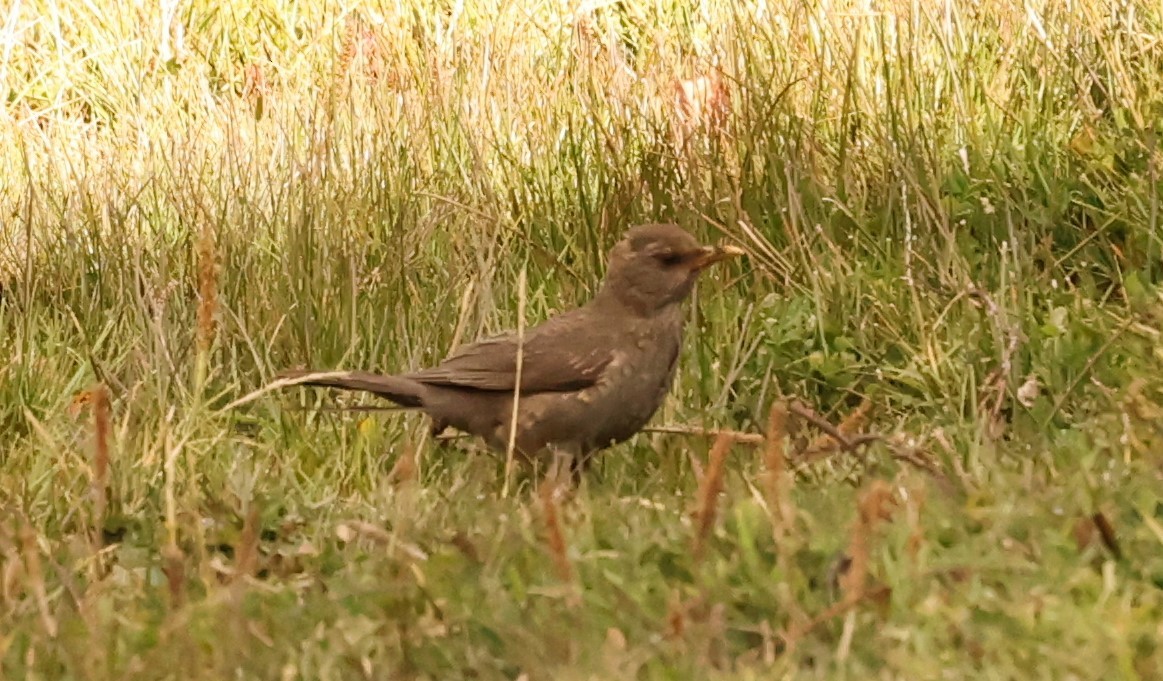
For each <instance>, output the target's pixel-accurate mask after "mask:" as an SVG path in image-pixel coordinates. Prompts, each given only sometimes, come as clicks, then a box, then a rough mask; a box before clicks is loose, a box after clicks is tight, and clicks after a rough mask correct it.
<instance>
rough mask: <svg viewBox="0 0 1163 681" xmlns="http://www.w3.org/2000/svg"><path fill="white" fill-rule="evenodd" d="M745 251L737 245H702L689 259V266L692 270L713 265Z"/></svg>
mask: <svg viewBox="0 0 1163 681" xmlns="http://www.w3.org/2000/svg"><path fill="white" fill-rule="evenodd" d="M745 253H747V251H745V250H743V249H742V248H739V247H737V246H731V245H730V244H724V245H722V246H703V247H702V248H701V249H699V253H698V255H697V256H695V257H694V258H692V259H691V260H690V267H691V269H692V270H701V269H703V268H704V267H707V266H709V265H714V264H715V263H717V262H720V261H723V260H729V259H731V258H734V257H736V256H740V255H744V254H745Z"/></svg>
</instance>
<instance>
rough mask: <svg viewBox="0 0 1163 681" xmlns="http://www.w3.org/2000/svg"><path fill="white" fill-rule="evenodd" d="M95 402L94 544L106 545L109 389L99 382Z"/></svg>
mask: <svg viewBox="0 0 1163 681" xmlns="http://www.w3.org/2000/svg"><path fill="white" fill-rule="evenodd" d="M89 392H90V394H91V396H92V397H91V400H92V402H93V449H94V451H93V479H92V494H93V546H94V549H95V550H98V551H99V550H100V549H101V547H102V546H104V534H105V532H104V530H105V513H106V509H107V506H108V497H107V495H108V490H109V389H108V388H106V387H105V386H104V385H101V384H98V385H97V386H95V387H94V388H93V389H92V390H90V391H89Z"/></svg>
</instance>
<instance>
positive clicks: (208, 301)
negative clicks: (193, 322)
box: [197, 222, 218, 355]
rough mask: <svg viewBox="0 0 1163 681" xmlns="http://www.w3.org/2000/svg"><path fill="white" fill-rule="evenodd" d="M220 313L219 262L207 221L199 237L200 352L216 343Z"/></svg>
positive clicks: (202, 352) (212, 233) (198, 336)
mask: <svg viewBox="0 0 1163 681" xmlns="http://www.w3.org/2000/svg"><path fill="white" fill-rule="evenodd" d="M217 313H218V262H217V247H216V244H215V239H214V230H213V228H211V227H210V224H209V223H208V222H207V223H206V224H204V225H203V226H202V231H201V233H200V234H199V237H198V328H197V341H198V352H199V354H201V355H205V354H207V353H208V352H209V351H210V346H211V345H212V344H213V343H214V335H215V333H216V332H217V322H216V321H215V318H216V315H217Z"/></svg>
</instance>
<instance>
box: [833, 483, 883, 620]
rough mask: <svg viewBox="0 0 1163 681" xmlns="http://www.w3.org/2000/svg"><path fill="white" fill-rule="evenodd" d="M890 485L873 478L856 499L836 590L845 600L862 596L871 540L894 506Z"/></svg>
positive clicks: (866, 581)
mask: <svg viewBox="0 0 1163 681" xmlns="http://www.w3.org/2000/svg"><path fill="white" fill-rule="evenodd" d="M895 503H896V502H895V499H894V498H893V494H892V488H891V487H889V485H888V483H887V482H885V481H883V480H874V481H872V483H871V484H870V485H869V486H868V489H866V490H865V491H864V492H863V493H862V494H861V495H860V499H859V500H858V501H857V502H856V509H857V517H856V523H855V524H853V526H852V535H851V537H850V538H849V540H848V559H849V561H850V563H849V565H848V570H847V571H846V572H844V574H843V575H841V576H840V590H841V591H842V592H843V594H844V598H845V600H848V601H853V602H855V601H857V600H860V599H861V598H862V597H863V596H864V592H865V589H866V587H867V584H868V565H869V563H870V562H871V556H872V540H873V539H874V538H875V533H876V531H877V529H878V526H879V525H880V523H882V522H884V521H886V520H888V519H889V518H891V517H892V508H893V506H894V505H895Z"/></svg>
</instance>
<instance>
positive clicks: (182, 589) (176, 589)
mask: <svg viewBox="0 0 1163 681" xmlns="http://www.w3.org/2000/svg"><path fill="white" fill-rule="evenodd" d="M162 572H163V573H165V576H166V588H167V590H168V592H169V596H170V609H171V610H177V609H178V608H180V607H182V604H183V603H185V600H186V556H185V554H184V553H182V550H181V549H180V548H178V545H177V544H172V543H171V544H166V545H165V546H164V547H162Z"/></svg>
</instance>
